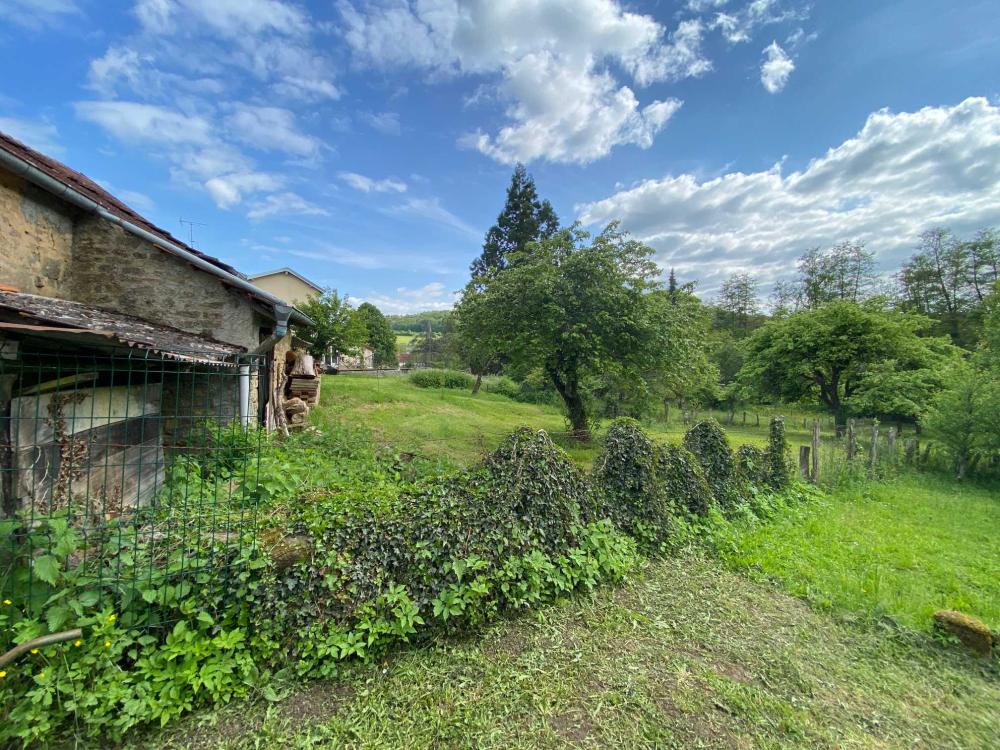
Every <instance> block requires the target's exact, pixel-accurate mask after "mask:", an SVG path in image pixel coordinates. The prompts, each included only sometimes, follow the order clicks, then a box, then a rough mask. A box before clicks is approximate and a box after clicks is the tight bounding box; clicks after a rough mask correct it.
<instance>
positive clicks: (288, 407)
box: [282, 397, 309, 416]
mask: <svg viewBox="0 0 1000 750" xmlns="http://www.w3.org/2000/svg"><path fill="white" fill-rule="evenodd" d="M282 406H283V407H284V409H285V414H287V415H289V416H291V415H292V414H303V413H305V412H307V411H309V404H307V403H306V402H305V401H303V400H302V399H301V398H297V397H296V398H289V399H285V402H284V403H283V404H282Z"/></svg>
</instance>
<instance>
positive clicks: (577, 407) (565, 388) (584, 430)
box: [546, 367, 590, 442]
mask: <svg viewBox="0 0 1000 750" xmlns="http://www.w3.org/2000/svg"><path fill="white" fill-rule="evenodd" d="M546 370H547V371H548V374H549V378H550V379H551V380H552V385H554V386H555V388H556V391H558V392H559V396H560V397H561V398H562V400H563V403H564V404H566V413H567V415H568V417H569V423H570V431H571V432H572V433H573V437H574V438H576V439H577V440H580V441H582V442H590V426H589V425H588V424H587V409H586V407H585V406H584V404H583V397H582V396H581V395H580V390H579V386H578V383H577V382H576V380H575V379H574V378H572V377H566V378H565V379H564V378H563V376H562V374H560V373H559V372H558V371H556V370H555V369H554V368H551V367H549V368H546Z"/></svg>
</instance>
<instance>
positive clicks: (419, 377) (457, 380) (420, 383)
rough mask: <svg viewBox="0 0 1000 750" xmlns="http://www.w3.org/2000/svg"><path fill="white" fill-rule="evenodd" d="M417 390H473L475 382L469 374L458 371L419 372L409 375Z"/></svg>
mask: <svg viewBox="0 0 1000 750" xmlns="http://www.w3.org/2000/svg"><path fill="white" fill-rule="evenodd" d="M407 377H408V378H409V380H410V382H411V383H413V385H415V386H417V388H455V389H465V390H471V389H472V385H473V383H474V382H475V380H474V378H473V377H472V376H471V375H470V374H469V373H467V372H459V371H458V370H417V371H416V372H411V373H410V374H409V375H407Z"/></svg>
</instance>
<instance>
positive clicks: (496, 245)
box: [470, 164, 559, 279]
mask: <svg viewBox="0 0 1000 750" xmlns="http://www.w3.org/2000/svg"><path fill="white" fill-rule="evenodd" d="M558 229H559V217H558V216H556V212H555V210H554V209H553V208H552V204H550V203H549V202H548V201H547V200H546V201H542V200H539V199H538V193H537V191H536V190H535V181H534V180H533V179H532V178H531V175H529V174H528V172H527V171H526V170H525V168H524V165H522V164H518V165H517V166H516V167H515V168H514V174H513V175H512V176H511V178H510V187H508V188H507V202H506V204H505V205H504V207H503V211H502V212H501V213H500V215H499V216H498V217H497V222H496V224H494V225H493V226H492V227H491V228H490V231H489V232H487V233H486V241H485V242H484V243H483V253H482V255H480V256H479V257H478V258H476V260H475V261H473V263H472V266H471V268H470V270H471V271H472V276H473V279H475V278H476V277H483V276H493V275H495V274H496V273H498V272H499V271H503V270H504V269H505V268H507V267H508V266H509V265H510V259H511V255H513V254H514V253H516V252H518V251H521V250H524V248H525V247H527V245H528V243H530V242H537V241H539V240H542V239H546V238H548V237H551V236H552V235H553V234H555V232H556V231H557V230H558Z"/></svg>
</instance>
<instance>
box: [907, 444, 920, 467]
mask: <svg viewBox="0 0 1000 750" xmlns="http://www.w3.org/2000/svg"><path fill="white" fill-rule="evenodd" d="M918 450H920V441H919V440H917V439H916V438H911V439H910V440H907V441H906V451H905V452H904V453H903V463H905V464H906V465H907V466H913V464H914V463H915V462H916V456H917V451H918Z"/></svg>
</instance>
